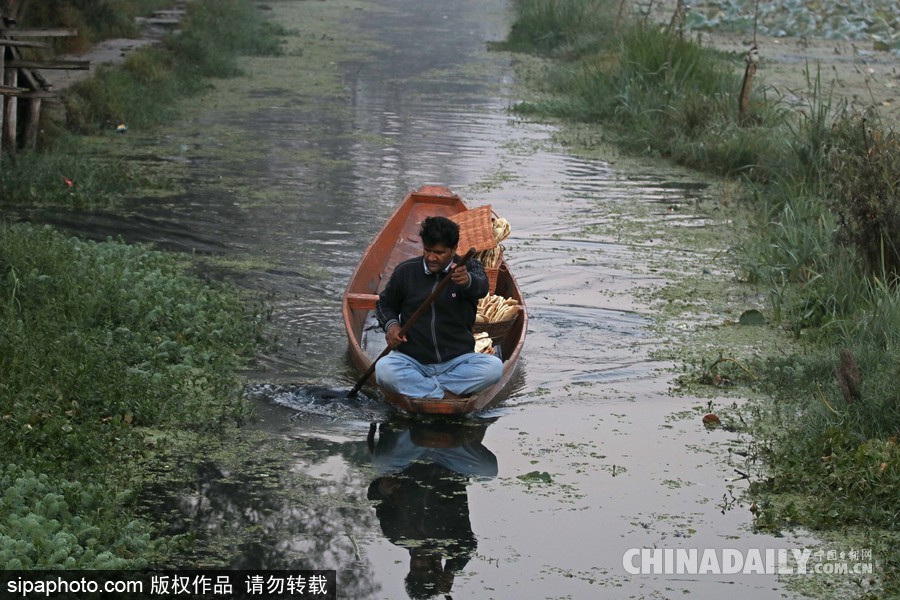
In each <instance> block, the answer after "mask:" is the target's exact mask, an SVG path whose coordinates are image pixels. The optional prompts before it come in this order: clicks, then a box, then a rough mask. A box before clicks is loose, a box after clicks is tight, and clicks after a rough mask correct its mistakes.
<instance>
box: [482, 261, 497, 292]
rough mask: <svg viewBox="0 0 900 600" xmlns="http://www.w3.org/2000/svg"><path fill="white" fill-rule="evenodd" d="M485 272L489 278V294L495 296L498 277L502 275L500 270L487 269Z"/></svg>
mask: <svg viewBox="0 0 900 600" xmlns="http://www.w3.org/2000/svg"><path fill="white" fill-rule="evenodd" d="M484 272H485V274H486V275H487V278H488V294H493V293H494V290H496V289H497V277H498V276H499V275H500V268H499V267H498V268H496V269H491V268H488V267H485V268H484Z"/></svg>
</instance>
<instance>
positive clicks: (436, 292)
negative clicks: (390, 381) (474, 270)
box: [347, 248, 475, 398]
mask: <svg viewBox="0 0 900 600" xmlns="http://www.w3.org/2000/svg"><path fill="white" fill-rule="evenodd" d="M473 256H475V248H469V251H468V252H466V255H465V256H463V257H462V260H460V261H459V262H458V263H457V264H456V265H454V267H453V268H452V269H450V273H447V276H446V277H444V278H443V279H442V280H441V281H440V283H438V284H437V287H435V288H434V291H432V292H431V295H429V296H428V297H427V298H425V302H423V303H422V306H420V307H419V308H417V309H416V312H414V313H413V314H412V316H411V317H410V318H409V319H407V320H406V323H404V324H403V326H402V327H401V328H400V336H401V337H403V336H405V335H406V332H407V331H409V328H410V327H412V325H413V323H415V322H416V321H417V320H418V319H419V317H421V316H422V315H423V314H424V313H425V311H426V310H428V307H429V306H431V305H432V304H434V301H435V300H436V299H437V297H438V295H439V294H440V293H441V292H442V291H444V288H445V287H447V285H449V284H450V274H451V273H453V271H455V270H456V266H458V265H464V264H466V263H467V262H469V259H470V258H472V257H473ZM390 351H391V347H390V346H386V347H385V349H384V350H383V351H382V352H381V354H379V355H378V358H376V359H375V360H373V361H372V364H371V365H369V368H368V369H366V372H365V373H363V376H362V377H360V378H359V381H357V382H356V385H354V386H353V389H352V390H350V393H349V394H347V397H348V398H355V397H356V394H357V393H359V390H361V389H362V386H363V385H365V383H366V381H367V380H368V379H369V377H371V376H372V373H374V372H375V363H377V362H378V361H379V360H381V359H382V358H384V357H385V356H387V354H388V352H390Z"/></svg>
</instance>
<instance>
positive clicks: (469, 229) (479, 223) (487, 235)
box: [450, 204, 497, 254]
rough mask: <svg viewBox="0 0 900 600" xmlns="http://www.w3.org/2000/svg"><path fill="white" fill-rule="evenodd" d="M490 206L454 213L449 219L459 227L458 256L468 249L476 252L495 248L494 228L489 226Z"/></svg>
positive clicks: (491, 213) (491, 212)
mask: <svg viewBox="0 0 900 600" xmlns="http://www.w3.org/2000/svg"><path fill="white" fill-rule="evenodd" d="M491 215H493V211H492V210H491V205H490V204H487V205H485V206H479V207H477V208H471V209H469V210H464V211H462V212H460V213H456V214H455V215H453V216H452V217H450V220H451V221H454V222H455V223H456V224H457V225H459V246H457V248H458V249H459V253H460V254H465V253H466V252H467V251H468V250H469V248H475V250H476V251H478V252H481V251H482V250H490V249H491V248H494V247H496V246H497V240H495V239H494V228H493V226H492V224H491Z"/></svg>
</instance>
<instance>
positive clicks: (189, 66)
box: [0, 0, 278, 569]
mask: <svg viewBox="0 0 900 600" xmlns="http://www.w3.org/2000/svg"><path fill="white" fill-rule="evenodd" d="M75 4H77V5H78V6H80V7H82V8H84V7H88V4H90V7H89V8H90V9H91V10H101V9H104V10H105V9H106V8H109V7H114V6H119V5H118V4H115V5H114V4H112V3H105V2H99V3H66V2H62V3H53V2H48V3H32V6H34V7H36V12H35V13H32V14H33V16H34V17H35V18H36V22H33V23H31V24H30V26H37V23H42V24H43V22H41V21H40V19H39V17H40V16H41V14H43V11H44V9H48V10H49V7H50V6H51V5H53V6H58V7H68V6H70V5H75ZM159 4H161V3H159V2H150V1H149V0H148V1H147V2H138V1H135V2H131V3H128V6H129V7H138V6H141V7H144V8H146V9H149V7H154V8H155V7H157V5H159ZM166 4H169V3H166ZM104 7H105V8H104ZM59 10H61V11H63V12H65V11H64V10H63V8H59ZM142 10H143V9H142ZM114 12H115V11H114ZM117 14H118V13H117ZM129 14H130V13H129ZM61 15H62V13H61ZM65 15H69V13H65ZM65 15H63V16H65ZM51 16H52V15H51ZM57 16H60V15H57ZM95 17H96V15H95ZM95 17H91V18H92V19H94V20H93V21H92V22H94V23H99V22H100V21H102V19H100V20H99V21H98V20H97V19H95ZM48 18H49V17H48ZM98 18H99V17H98ZM21 25H23V26H28V25H29V24H28V23H25V22H23V23H21ZM46 25H48V26H49V25H52V26H60V25H72V23H69V22H68V21H66V22H65V23H60V22H59V21H53V22H51V23H46ZM182 25H183V27H182V29H181V30H180V31H179V32H178V33H175V34H173V35H172V36H170V37H169V38H167V39H166V41H165V42H164V44H162V45H161V46H158V47H153V48H147V49H144V50H139V51H135V52H134V53H133V54H131V55H130V56H129V57H128V59H127V60H126V62H125V64H124V65H123V66H121V67H109V68H102V69H101V70H100V72H99V73H98V75H97V77H96V78H94V79H91V80H89V81H86V82H84V83H80V84H78V85H77V86H75V87H73V88H71V89H69V90H67V91H66V93H65V94H64V97H63V101H64V104H65V107H66V110H65V111H64V112H63V113H59V114H57V115H56V117H57V120H56V121H53V122H48V123H47V124H46V132H47V134H48V137H47V138H45V140H44V142H45V143H44V144H42V147H41V148H40V149H39V150H38V151H36V152H28V153H20V154H18V155H16V156H15V157H12V156H11V155H10V153H4V155H3V161H4V162H3V164H2V165H0V166H2V169H0V197H2V198H3V201H4V202H13V203H25V204H29V203H38V204H45V205H54V204H56V205H62V206H65V207H72V206H75V207H81V208H84V209H87V210H89V209H90V208H92V207H96V206H107V205H109V204H110V203H111V202H114V200H115V199H116V198H117V197H119V196H120V195H122V194H125V193H127V191H128V190H130V189H134V188H136V187H146V186H147V185H148V182H147V181H145V179H144V175H143V174H141V173H139V172H138V171H136V170H135V169H134V168H132V167H130V166H129V165H128V164H126V163H123V162H119V161H112V160H110V159H108V158H104V156H106V155H105V154H104V153H103V152H97V151H95V149H96V148H97V147H98V146H102V145H103V144H105V143H108V137H107V136H110V135H117V134H116V133H113V131H112V129H111V127H110V125H111V124H115V123H120V122H126V123H128V124H129V128H130V129H131V130H134V129H146V130H151V129H152V128H153V127H154V125H156V124H159V123H161V122H163V121H165V120H167V119H170V118H175V117H176V116H177V115H178V112H179V103H180V102H183V101H185V99H187V98H190V97H194V96H196V95H198V94H201V93H202V92H203V91H205V90H207V89H208V87H209V82H210V78H212V77H226V76H236V75H239V74H240V71H239V69H238V68H237V66H236V65H237V59H238V57H239V56H240V55H242V54H247V53H273V52H277V51H278V42H277V37H276V35H275V34H276V33H277V32H276V31H275V30H274V29H272V28H270V27H269V26H268V25H266V24H265V22H264V21H263V20H262V18H261V17H260V15H259V11H258V9H257V8H256V7H255V6H254V5H252V4H251V3H249V2H244V1H242V0H225V1H221V0H198V1H195V2H190V3H189V4H188V12H187V15H186V17H185V19H184V22H183V24H182ZM107 33H109V31H107ZM98 35H100V34H98ZM258 313H259V311H257V310H256V309H252V308H249V306H248V303H247V301H246V300H245V299H242V298H241V297H240V296H239V294H238V293H237V292H236V291H235V290H234V289H232V288H231V287H229V286H228V285H227V284H221V285H215V286H213V285H209V284H206V283H204V282H203V280H202V279H201V278H199V277H197V276H196V274H194V273H192V263H191V261H190V260H189V259H188V258H186V257H183V256H179V255H174V254H167V253H161V252H157V251H153V250H151V249H149V248H146V247H142V246H129V245H126V244H123V243H118V242H114V241H108V242H105V243H93V242H86V241H82V240H79V239H76V238H74V237H69V236H66V235H64V234H62V233H59V232H57V231H55V230H53V229H52V228H49V227H37V226H31V225H24V224H15V225H9V224H6V223H0V449H2V453H3V456H4V457H6V459H5V460H4V461H3V462H2V463H0V486H2V491H0V568H6V569H34V568H41V569H46V568H69V569H72V568H77V569H106V568H116V569H119V568H138V567H141V566H144V565H152V564H167V557H171V556H172V555H173V553H174V552H176V551H177V548H176V545H177V541H173V539H172V538H171V537H167V536H166V535H165V534H162V533H161V532H162V531H164V525H161V524H159V523H155V522H154V521H153V519H154V516H153V515H151V514H147V510H146V508H145V506H144V505H143V504H141V503H140V494H141V492H142V490H145V489H146V488H147V487H148V486H150V485H153V483H154V480H155V478H156V476H157V474H158V473H161V472H163V471H164V472H166V473H176V472H177V473H176V474H175V475H173V478H174V479H176V480H178V479H179V478H180V477H182V476H183V473H182V472H181V469H184V468H188V467H190V465H189V464H188V462H187V461H190V460H198V459H199V458H198V457H201V456H202V455H203V451H204V450H205V449H208V448H210V447H213V446H217V445H220V444H221V442H220V441H219V440H220V438H222V437H224V433H225V432H226V431H228V430H234V429H235V428H236V427H238V426H240V425H241V424H242V423H243V422H244V420H245V419H246V417H247V405H246V404H245V402H244V401H243V399H242V398H241V397H240V382H239V380H238V377H237V375H236V374H237V371H238V369H239V368H241V367H242V366H243V365H244V364H245V363H246V362H247V361H248V360H249V358H250V357H252V355H253V354H254V352H255V349H256V347H257V346H256V345H257V343H258V342H259V335H260V324H259V320H260V317H259V314H258ZM173 457H181V458H180V459H177V462H179V463H181V464H173V461H176V459H173ZM186 457H187V458H186ZM167 461H168V462H167Z"/></svg>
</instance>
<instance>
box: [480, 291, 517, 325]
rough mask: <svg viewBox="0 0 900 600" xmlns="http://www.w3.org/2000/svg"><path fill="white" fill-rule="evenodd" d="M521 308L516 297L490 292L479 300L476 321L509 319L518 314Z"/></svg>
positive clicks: (485, 321)
mask: <svg viewBox="0 0 900 600" xmlns="http://www.w3.org/2000/svg"><path fill="white" fill-rule="evenodd" d="M519 308H520V307H519V302H518V300H516V299H515V298H504V297H503V296H498V295H497V294H488V295H487V296H485V297H484V298H482V299H481V300H479V301H478V311H477V312H476V314H475V322H476V323H499V322H501V321H508V320H510V319H512V318H513V317H515V316H516V314H518V312H519Z"/></svg>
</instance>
